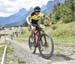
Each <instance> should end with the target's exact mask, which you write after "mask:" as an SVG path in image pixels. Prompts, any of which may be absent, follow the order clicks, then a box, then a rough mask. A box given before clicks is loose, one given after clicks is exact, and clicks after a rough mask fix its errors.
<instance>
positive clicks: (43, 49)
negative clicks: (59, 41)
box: [39, 34, 54, 59]
mask: <svg viewBox="0 0 75 64" xmlns="http://www.w3.org/2000/svg"><path fill="white" fill-rule="evenodd" d="M53 51H54V43H53V39H52V38H51V37H50V36H48V35H47V34H43V35H41V39H40V45H39V52H40V54H41V55H42V57H44V58H46V59H48V58H50V57H51V56H52V54H53Z"/></svg>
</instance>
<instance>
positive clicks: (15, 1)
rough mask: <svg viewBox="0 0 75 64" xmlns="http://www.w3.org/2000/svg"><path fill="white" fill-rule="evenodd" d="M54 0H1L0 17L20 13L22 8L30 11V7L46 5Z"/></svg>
mask: <svg viewBox="0 0 75 64" xmlns="http://www.w3.org/2000/svg"><path fill="white" fill-rule="evenodd" d="M48 1H53V0H0V16H9V15H12V14H14V13H16V12H18V11H19V9H21V8H26V10H29V8H30V7H35V6H40V7H41V6H43V5H46V4H47V2H48Z"/></svg>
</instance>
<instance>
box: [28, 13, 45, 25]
mask: <svg viewBox="0 0 75 64" xmlns="http://www.w3.org/2000/svg"><path fill="white" fill-rule="evenodd" d="M44 16H45V15H44V14H43V13H41V12H40V13H39V14H33V15H30V16H29V21H30V23H32V24H37V23H38V21H39V20H40V18H41V17H44Z"/></svg>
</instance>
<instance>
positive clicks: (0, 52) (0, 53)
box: [0, 46, 4, 56]
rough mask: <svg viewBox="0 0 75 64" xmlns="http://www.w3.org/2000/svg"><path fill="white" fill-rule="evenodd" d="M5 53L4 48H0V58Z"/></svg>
mask: <svg viewBox="0 0 75 64" xmlns="http://www.w3.org/2000/svg"><path fill="white" fill-rule="evenodd" d="M3 51H4V46H3V47H0V56H1V55H2V54H3Z"/></svg>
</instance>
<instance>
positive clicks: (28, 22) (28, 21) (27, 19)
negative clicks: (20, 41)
mask: <svg viewBox="0 0 75 64" xmlns="http://www.w3.org/2000/svg"><path fill="white" fill-rule="evenodd" d="M29 19H30V16H28V17H27V18H26V21H27V24H28V25H29V26H30V25H31V23H30V20H29Z"/></svg>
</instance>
